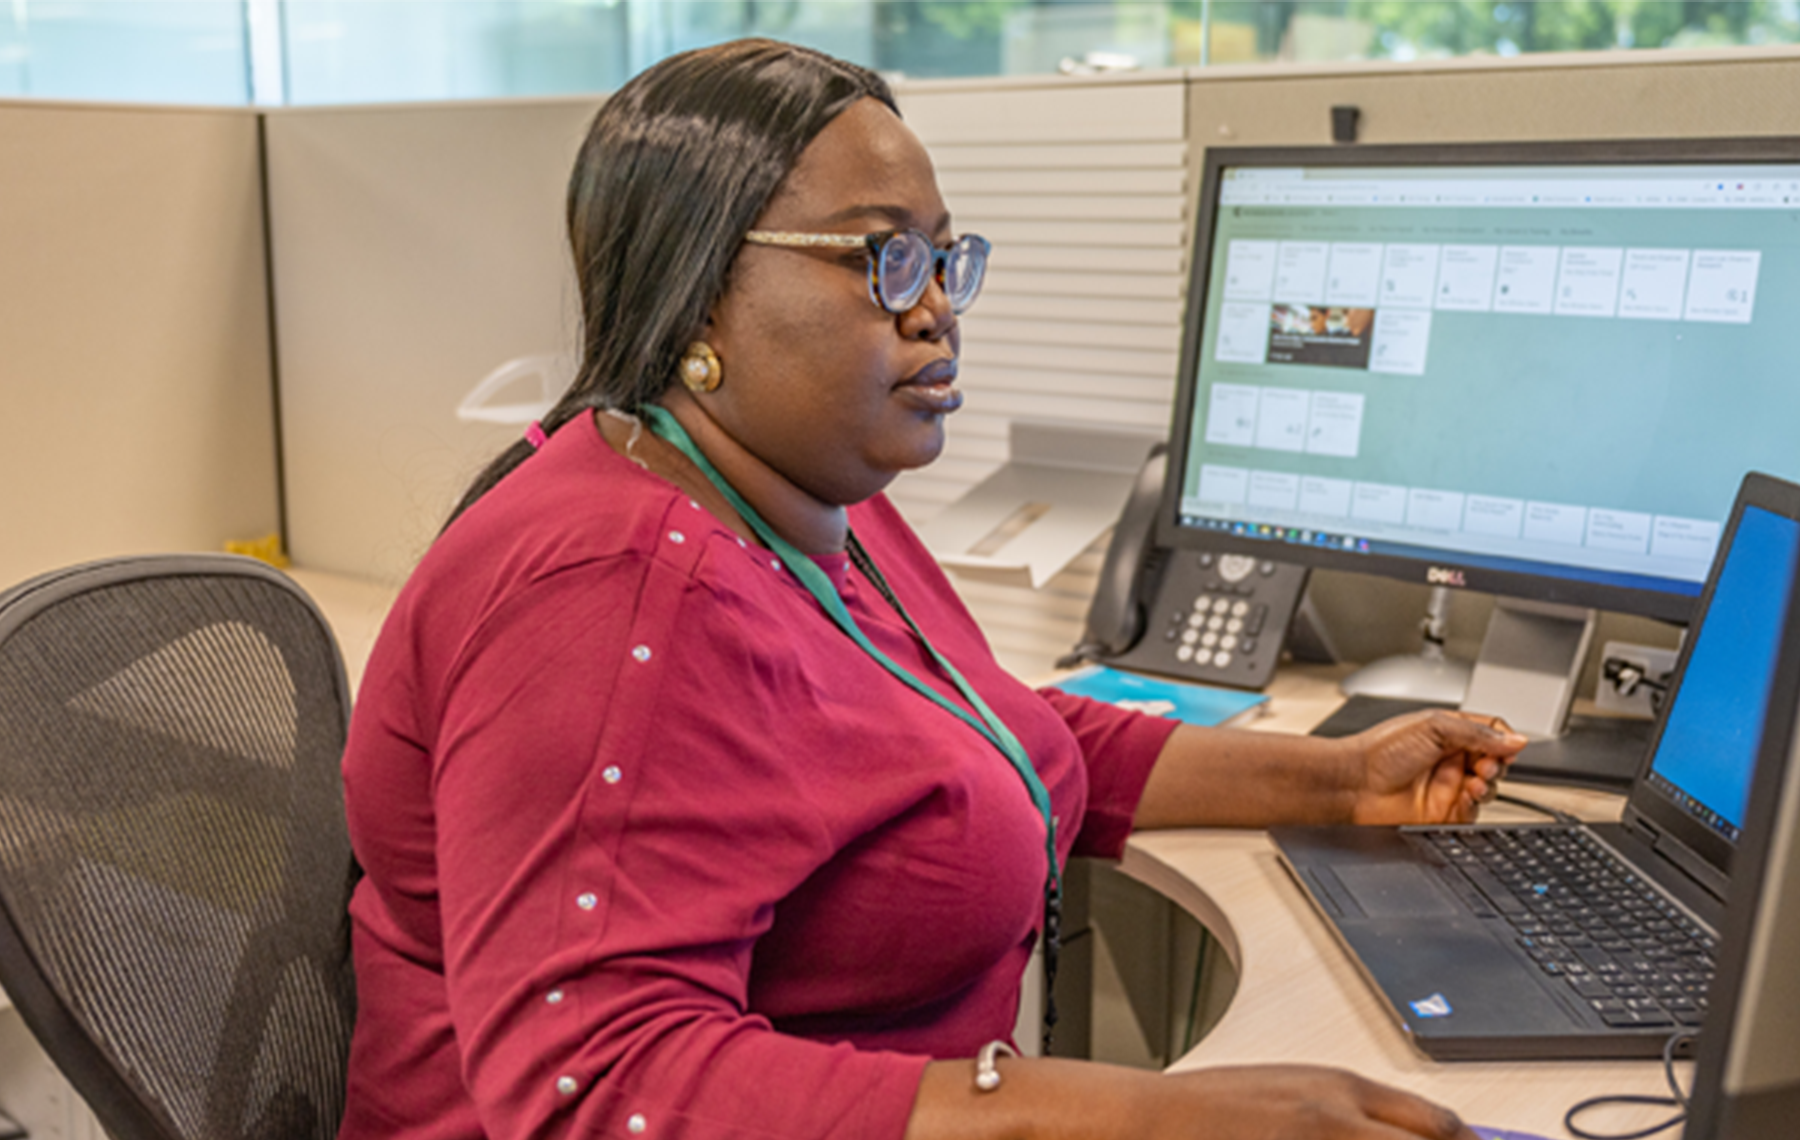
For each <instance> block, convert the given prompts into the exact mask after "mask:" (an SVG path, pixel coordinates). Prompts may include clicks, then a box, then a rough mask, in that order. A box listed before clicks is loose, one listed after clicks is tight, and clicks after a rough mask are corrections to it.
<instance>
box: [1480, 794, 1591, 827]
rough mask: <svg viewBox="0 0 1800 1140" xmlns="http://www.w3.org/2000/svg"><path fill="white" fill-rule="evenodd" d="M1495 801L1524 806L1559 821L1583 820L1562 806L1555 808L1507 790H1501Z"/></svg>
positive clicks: (1578, 821) (1573, 821)
mask: <svg viewBox="0 0 1800 1140" xmlns="http://www.w3.org/2000/svg"><path fill="white" fill-rule="evenodd" d="M1494 802H1496V803H1502V804H1511V805H1513V806H1514V807H1522V808H1526V809H1527V810H1530V811H1535V812H1540V813H1542V814H1544V815H1547V816H1549V817H1550V818H1551V819H1553V820H1555V821H1556V822H1558V823H1580V822H1581V821H1580V820H1579V819H1577V818H1575V817H1574V816H1572V815H1570V814H1569V813H1568V812H1566V811H1563V810H1562V809H1561V808H1553V807H1551V806H1549V805H1548V804H1540V803H1538V802H1537V801H1536V800H1528V799H1525V798H1524V797H1523V796H1515V795H1511V794H1509V793H1506V792H1501V793H1500V794H1499V795H1497V796H1495V797H1494Z"/></svg>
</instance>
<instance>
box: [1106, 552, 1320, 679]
mask: <svg viewBox="0 0 1800 1140" xmlns="http://www.w3.org/2000/svg"><path fill="white" fill-rule="evenodd" d="M1304 585H1305V571H1304V570H1302V569H1300V568H1299V567H1296V566H1289V565H1285V564H1282V563H1277V562H1273V561H1269V560H1266V559H1257V558H1252V557H1249V556H1248V555H1242V554H1213V553H1210V552H1200V553H1199V554H1197V555H1196V556H1195V557H1194V558H1193V559H1192V560H1191V561H1189V560H1185V559H1184V560H1182V561H1181V562H1180V563H1179V564H1178V566H1177V567H1172V568H1171V571H1170V573H1169V575H1168V578H1167V580H1165V581H1164V583H1163V588H1162V589H1161V591H1159V592H1160V595H1161V596H1160V598H1159V600H1158V604H1157V605H1156V607H1155V608H1154V609H1153V610H1152V612H1151V614H1150V615H1149V618H1150V621H1151V623H1152V624H1151V626H1150V629H1149V630H1148V631H1147V632H1148V633H1149V636H1147V637H1145V638H1144V639H1143V640H1142V641H1141V642H1139V644H1138V645H1137V647H1135V648H1134V649H1132V650H1131V651H1129V652H1127V653H1126V654H1124V655H1123V656H1122V657H1121V659H1120V663H1122V664H1124V665H1126V666H1128V667H1130V668H1139V669H1145V670H1148V671H1150V672H1162V673H1168V674H1171V675H1176V676H1183V677H1189V678H1192V679H1194V680H1200V681H1210V682H1216V683H1220V684H1227V685H1236V686H1239V687H1244V688H1261V687H1262V686H1263V685H1265V684H1267V683H1268V679H1269V676H1270V675H1271V674H1272V673H1273V671H1274V668H1275V664H1276V659H1277V658H1278V657H1279V655H1280V653H1281V643H1282V641H1283V640H1284V639H1285V637H1286V631H1287V623H1288V621H1289V619H1290V618H1291V617H1292V615H1293V612H1294V608H1295V606H1296V605H1297V604H1298V602H1299V595H1300V590H1301V589H1302V588H1303V587H1304Z"/></svg>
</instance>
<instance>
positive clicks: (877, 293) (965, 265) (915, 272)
mask: <svg viewBox="0 0 1800 1140" xmlns="http://www.w3.org/2000/svg"><path fill="white" fill-rule="evenodd" d="M744 240H745V241H747V242H751V243H753V244H755V245H780V246H790V247H799V248H821V247H824V248H833V249H854V248H856V247H857V246H862V247H864V248H866V249H867V250H868V251H869V300H871V301H873V302H875V303H876V304H877V305H880V306H881V307H882V308H883V309H886V310H887V311H888V312H890V313H904V312H906V311H907V310H908V309H910V308H912V307H913V306H914V305H917V304H918V303H919V299H920V298H921V297H923V296H925V290H926V289H927V288H928V287H929V286H930V285H931V279H932V278H933V277H936V278H937V283H938V284H939V285H941V286H943V289H944V295H945V296H946V297H948V298H949V299H950V311H951V312H953V313H962V312H964V311H965V310H967V309H968V307H969V306H970V305H973V304H974V303H975V298H976V297H977V296H979V295H980V293H981V280H982V278H983V277H985V276H987V259H988V250H989V249H991V248H992V247H991V246H989V245H988V240H987V239H986V238H984V237H979V236H977V235H975V234H964V235H963V236H962V237H959V238H957V239H956V240H955V241H954V242H952V243H951V244H950V248H949V249H939V248H937V247H936V246H934V245H932V244H931V239H930V238H928V237H926V236H925V235H924V234H922V233H920V232H919V231H918V230H888V231H886V232H884V233H874V234H793V233H780V232H776V231H773V230H751V231H750V232H749V233H747V234H745V235H744Z"/></svg>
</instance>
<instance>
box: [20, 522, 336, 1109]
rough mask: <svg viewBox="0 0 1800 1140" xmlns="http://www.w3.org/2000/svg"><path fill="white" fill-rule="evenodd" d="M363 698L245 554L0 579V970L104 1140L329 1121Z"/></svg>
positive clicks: (302, 607)
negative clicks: (352, 737)
mask: <svg viewBox="0 0 1800 1140" xmlns="http://www.w3.org/2000/svg"><path fill="white" fill-rule="evenodd" d="M349 707H350V701H349V693H348V686H347V684H346V682H345V679H344V670H343V665H342V662H341V660H340V658H339V655H338V650H337V645H336V642H335V641H334V640H333V639H332V636H331V632H330V629H329V627H328V626H327V625H326V623H325V621H324V619H323V618H322V617H321V616H320V615H319V613H318V611H317V610H316V609H315V608H314V607H313V605H312V603H311V602H310V601H309V600H308V599H307V598H306V596H305V595H304V594H303V593H302V592H301V591H300V590H299V588H298V587H296V586H295V585H294V584H293V583H292V582H291V581H290V580H288V579H287V578H286V577H285V576H283V575H281V574H280V573H278V572H277V571H274V570H272V569H270V568H268V567H266V566H264V565H262V564H261V563H258V562H254V561H252V560H250V559H244V558H235V557H231V556H226V555H179V556H150V557H144V558H129V559H115V560H111V561H108V562H101V563H94V564H90V565H87V566H81V567H76V568H73V569H71V570H64V571H58V572H55V573H53V574H48V575H44V576H42V577H39V578H36V579H33V580H31V581H30V582H27V583H24V584H23V585H21V586H17V587H14V588H13V589H12V590H10V591H7V592H6V593H5V594H0V986H3V987H4V988H5V990H6V992H7V993H8V995H10V996H11V997H12V999H13V1002H14V1004H15V1005H16V1006H17V1007H18V1008H19V1011H20V1013H21V1014H22V1015H23V1016H24V1019H25V1022H26V1024H27V1026H28V1027H30V1028H31V1030H32V1032H33V1033H34V1034H35V1035H36V1036H37V1037H38V1039H39V1041H40V1042H41V1043H42V1044H43V1045H44V1048H45V1050H46V1052H48V1053H49V1054H50V1056H51V1059H52V1060H54V1061H55V1062H56V1064H57V1066H58V1067H59V1068H61V1069H62V1071H63V1072H64V1074H65V1075H67V1077H68V1078H69V1081H70V1083H71V1084H73V1085H74V1087H75V1089H76V1091H78V1092H79V1093H81V1095H82V1096H83V1098H84V1099H86V1100H87V1102H88V1103H89V1105H90V1106H91V1107H92V1108H93V1109H94V1112H95V1114H96V1116H97V1117H98V1118H99V1120H100V1123H101V1124H102V1125H103V1126H104V1127H105V1128H106V1130H107V1131H108V1132H109V1133H110V1134H111V1135H112V1136H113V1137H114V1140H136V1138H138V1137H158V1138H171V1140H172V1138H182V1140H185V1138H190V1137H191V1138H202V1137H205V1138H215V1137H216V1138H227V1137H231V1138H236V1137H320V1138H328V1137H331V1136H332V1135H333V1134H334V1133H335V1132H336V1130H337V1125H338V1121H339V1118H340V1116H341V1114H342V1109H343V1099H344V1067H345V1060H346V1057H347V1054H348V1048H349V1040H350V1028H351V1023H352V1021H353V1019H354V1015H355V990H354V983H353V978H352V974H351V967H350V956H349V936H348V920H347V917H346V904H347V902H348V897H349V889H350V886H351V883H352V879H353V876H354V864H353V861H352V859H351V856H350V845H349V839H348V836H347V833H346V829H345V821H344V810H343V793H342V787H341V783H340V774H339V762H340V759H341V756H342V752H343V747H344V736H345V729H346V724H347V721H348V716H349Z"/></svg>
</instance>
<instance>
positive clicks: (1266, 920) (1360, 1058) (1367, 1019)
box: [290, 570, 1692, 1140]
mask: <svg viewBox="0 0 1800 1140" xmlns="http://www.w3.org/2000/svg"><path fill="white" fill-rule="evenodd" d="M290 573H292V575H293V577H294V578H295V580H296V581H298V582H299V583H300V584H301V586H302V587H303V588H304V589H305V590H306V591H307V592H308V593H309V594H311V595H312V597H313V599H314V601H316V602H317V603H318V604H319V607H320V609H321V610H323V611H324V612H325V615H326V617H327V618H328V619H329V620H330V622H331V623H332V627H333V630H334V631H335V632H336V634H337V637H338V642H339V645H340V647H341V648H342V650H343V653H344V659H345V665H346V668H347V669H348V671H349V674H350V681H351V685H352V687H353V689H354V686H355V685H357V684H358V683H359V682H360V679H361V676H362V670H363V665H364V663H365V661H366V659H367V657H368V654H369V649H370V647H371V646H372V645H373V644H374V640H375V635H376V633H377V632H378V631H379V630H380V627H381V622H382V619H383V618H384V617H385V615H386V613H387V609H388V607H389V606H390V605H391V604H392V602H393V598H394V594H395V593H396V588H394V587H389V586H383V585H379V584H376V583H370V582H363V581H358V580H355V579H349V578H343V577H340V576H337V575H331V574H321V573H318V572H314V571H306V570H295V571H290ZM1343 672H1344V670H1342V669H1320V668H1314V667H1302V668H1290V669H1287V670H1284V671H1283V673H1282V674H1281V675H1280V676H1279V677H1277V679H1276V681H1275V683H1274V684H1273V685H1272V686H1271V687H1270V698H1271V699H1270V711H1269V713H1268V714H1267V715H1265V716H1264V717H1262V718H1261V719H1260V720H1258V721H1257V722H1256V723H1255V725H1254V727H1256V728H1258V729H1261V730H1270V731H1290V732H1306V731H1309V730H1310V729H1311V728H1312V727H1313V726H1314V725H1316V724H1318V723H1319V722H1320V721H1321V720H1323V719H1325V717H1326V716H1328V715H1330V713H1331V712H1332V710H1333V709H1335V708H1336V707H1337V706H1338V704H1339V703H1340V702H1341V701H1342V697H1340V696H1339V695H1338V692H1337V678H1338V677H1339V676H1340V675H1341V674H1342V673H1343ZM1514 790H1517V791H1520V792H1521V793H1522V794H1524V795H1527V796H1529V797H1531V798H1535V799H1539V800H1542V801H1544V802H1549V803H1554V804H1555V806H1557V807H1561V808H1563V809H1564V810H1567V811H1573V812H1575V813H1577V814H1579V815H1582V816H1584V817H1586V818H1590V819H1616V818H1617V817H1618V815H1619V812H1620V810H1621V807H1622V805H1621V802H1620V800H1619V799H1618V797H1616V796H1603V795H1598V794H1593V793H1582V792H1574V791H1568V790H1562V789H1550V788H1544V787H1541V786H1537V785H1520V786H1518V787H1516V788H1515V789H1514ZM1530 817H1531V814H1530V813H1528V812H1524V811H1520V810H1519V809H1516V808H1515V809H1509V808H1507V807H1505V806H1504V805H1499V806H1496V807H1492V808H1489V809H1488V810H1487V811H1486V812H1485V813H1484V818H1486V819H1506V818H1530ZM1123 869H1124V871H1125V872H1126V873H1127V874H1129V875H1132V876H1133V877H1135V878H1137V879H1138V880H1140V881H1141V882H1143V883H1145V884H1147V885H1148V886H1150V887H1152V888H1154V889H1155V890H1157V891H1159V892H1161V893H1162V894H1164V895H1165V896H1167V897H1168V898H1170V899H1171V900H1173V901H1174V902H1175V903H1176V905H1178V906H1181V907H1182V908H1183V909H1185V910H1187V911H1188V912H1189V913H1191V914H1193V915H1194V916H1195V917H1196V918H1197V919H1199V921H1200V922H1201V924H1202V925H1203V926H1205V927H1206V928H1207V929H1208V930H1210V931H1211V932H1212V933H1213V935H1214V937H1216V938H1217V939H1218V940H1219V941H1220V943H1221V944H1222V945H1223V947H1224V948H1225V950H1226V953H1227V954H1228V955H1229V956H1230V958H1231V960H1232V962H1233V964H1234V965H1235V966H1236V967H1237V971H1238V988H1237V992H1236V994H1235V996H1234V997H1233V998H1232V1001H1231V1004H1230V1006H1229V1008H1228V1009H1227V1010H1226V1012H1225V1015H1224V1017H1223V1019H1222V1020H1221V1021H1220V1022H1219V1024H1218V1025H1217V1026H1216V1027H1215V1028H1214V1029H1213V1030H1212V1032H1210V1033H1209V1034H1207V1036H1206V1037H1205V1038H1204V1039H1203V1040H1202V1041H1201V1042H1200V1043H1199V1045H1197V1046H1196V1047H1195V1048H1194V1049H1193V1050H1192V1051H1191V1052H1189V1053H1188V1054H1187V1055H1186V1056H1184V1057H1182V1058H1181V1059H1180V1060H1179V1061H1177V1062H1176V1064H1175V1065H1174V1066H1173V1067H1174V1068H1176V1069H1185V1068H1196V1067H1200V1066H1206V1065H1231V1064H1254V1063H1306V1064H1320V1065H1335V1066H1340V1067H1343V1068H1349V1069H1353V1070H1355V1071H1356V1072H1359V1073H1362V1074H1363V1075H1364V1076H1368V1077H1372V1078H1374V1079H1377V1080H1381V1081H1385V1082H1387V1083H1389V1084H1393V1085H1397V1086H1400V1087H1402V1088H1407V1089H1411V1090H1413V1091H1415V1092H1418V1093H1420V1094H1421V1095H1424V1096H1428V1097H1431V1098H1432V1099H1434V1100H1437V1101H1439V1102H1441V1103H1444V1104H1447V1105H1449V1106H1450V1107H1452V1108H1454V1109H1456V1110H1457V1111H1458V1112H1460V1113H1462V1114H1463V1117H1464V1119H1466V1120H1469V1121H1470V1122H1472V1123H1477V1124H1490V1125H1495V1126H1499V1127H1505V1128H1515V1129H1528V1130H1530V1131H1534V1132H1538V1133H1541V1134H1543V1135H1544V1136H1547V1137H1555V1138H1558V1140H1561V1138H1564V1137H1568V1136H1569V1134H1568V1133H1567V1132H1565V1131H1564V1130H1563V1127H1562V1116H1563V1113H1564V1111H1565V1110H1566V1109H1567V1108H1568V1106H1570V1105H1572V1104H1574V1103H1575V1102H1576V1101H1579V1100H1583V1099H1585V1098H1587V1097H1590V1096H1596V1095H1599V1094H1602V1093H1614V1092H1620V1093H1648V1094H1652V1095H1661V1094H1664V1093H1666V1091H1667V1089H1666V1087H1665V1085H1664V1083H1663V1076H1662V1066H1661V1064H1660V1063H1659V1062H1645V1061H1633V1062H1593V1061H1581V1062H1556V1063H1532V1064H1517V1063H1508V1064H1484V1063H1470V1062H1461V1063H1457V1064H1441V1063H1438V1062H1435V1061H1431V1060H1428V1059H1426V1058H1425V1057H1423V1056H1422V1055H1420V1054H1418V1053H1417V1052H1415V1051H1414V1050H1413V1049H1412V1047H1411V1046H1409V1045H1408V1044H1407V1043H1406V1040H1405V1037H1404V1036H1403V1035H1402V1033H1401V1031H1400V1029H1399V1028H1398V1026H1397V1025H1396V1024H1395V1023H1394V1022H1393V1021H1392V1020H1391V1019H1390V1018H1389V1016H1388V1015H1387V1014H1386V1012H1385V1011H1384V1010H1383V1008H1382V1007H1381V1005H1380V1004H1379V1003H1378V1001H1377V999H1376V997H1375V995H1374V993H1373V991H1372V990H1370V989H1369V987H1368V986H1367V985H1366V984H1365V983H1364V982H1363V980H1362V978H1361V977H1360V975H1358V974H1357V973H1356V970H1355V968H1354V967H1353V966H1352V965H1351V963H1350V960H1349V958H1348V957H1347V956H1346V955H1345V954H1344V952H1343V951H1342V950H1341V949H1340V948H1339V947H1338V945H1337V944H1336V943H1335V942H1334V941H1333V939H1332V935H1331V934H1330V932H1329V930H1328V929H1327V928H1326V926H1325V924H1324V922H1323V921H1322V920H1321V919H1320V918H1319V917H1318V916H1317V915H1316V914H1314V913H1313V911H1312V909H1311V907H1310V905H1309V904H1308V903H1307V902H1306V900H1305V898H1304V896H1302V895H1301V893H1300V889H1299V887H1297V886H1296V885H1295V884H1294V883H1293V882H1292V880H1290V879H1289V878H1288V876H1287V873H1286V872H1285V871H1283V870H1282V868H1281V866H1280V864H1279V863H1278V862H1277V860H1276V856H1275V850H1274V847H1273V846H1272V845H1271V844H1270V843H1269V840H1268V837H1267V836H1266V835H1265V834H1264V833H1262V832H1260V831H1227V830H1188V831H1164V832H1152V833H1143V834H1139V835H1138V836H1136V837H1134V838H1133V839H1132V840H1131V844H1130V846H1129V847H1128V848H1127V850H1126V854H1125V860H1124V863H1123ZM1691 1070H1692V1066H1691V1065H1690V1064H1687V1063H1683V1064H1681V1065H1680V1066H1679V1067H1678V1071H1679V1072H1680V1074H1681V1077H1682V1080H1683V1081H1684V1082H1686V1081H1687V1080H1688V1079H1690V1077H1691ZM1667 1114H1668V1110H1666V1109H1644V1110H1626V1111H1614V1110H1609V1111H1608V1112H1607V1113H1605V1114H1596V1115H1594V1116H1593V1117H1590V1118H1588V1119H1587V1120H1586V1123H1587V1124H1589V1125H1590V1126H1594V1127H1604V1128H1605V1129H1606V1130H1620V1129H1623V1128H1625V1127H1626V1126H1628V1125H1642V1124H1648V1123H1651V1122H1653V1121H1656V1120H1660V1119H1662V1118H1663V1117H1664V1116H1666V1115H1667Z"/></svg>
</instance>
